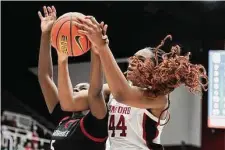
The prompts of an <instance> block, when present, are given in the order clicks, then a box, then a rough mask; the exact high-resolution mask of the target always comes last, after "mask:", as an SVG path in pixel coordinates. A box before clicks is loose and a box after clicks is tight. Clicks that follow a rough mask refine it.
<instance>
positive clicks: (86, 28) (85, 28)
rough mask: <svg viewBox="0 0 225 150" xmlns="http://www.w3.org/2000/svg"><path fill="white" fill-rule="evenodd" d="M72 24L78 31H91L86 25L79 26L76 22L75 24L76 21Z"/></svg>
mask: <svg viewBox="0 0 225 150" xmlns="http://www.w3.org/2000/svg"><path fill="white" fill-rule="evenodd" d="M73 24H74V25H75V26H77V27H78V28H79V29H82V30H85V31H88V32H91V31H92V30H91V28H89V27H88V26H87V25H85V24H80V23H78V22H76V21H73Z"/></svg>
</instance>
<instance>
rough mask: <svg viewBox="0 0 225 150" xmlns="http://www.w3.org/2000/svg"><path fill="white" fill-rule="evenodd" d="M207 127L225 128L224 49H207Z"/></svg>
mask: <svg viewBox="0 0 225 150" xmlns="http://www.w3.org/2000/svg"><path fill="white" fill-rule="evenodd" d="M208 75H209V90H208V127H210V128H223V129H225V50H210V51H209V71H208Z"/></svg>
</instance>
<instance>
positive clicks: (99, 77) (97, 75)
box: [88, 52, 103, 97]
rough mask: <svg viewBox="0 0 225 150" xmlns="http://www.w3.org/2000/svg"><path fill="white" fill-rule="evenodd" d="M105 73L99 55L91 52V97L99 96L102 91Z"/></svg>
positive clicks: (89, 91)
mask: <svg viewBox="0 0 225 150" xmlns="http://www.w3.org/2000/svg"><path fill="white" fill-rule="evenodd" d="M102 87H103V73H102V68H101V62H100V58H99V56H98V55H96V54H94V53H93V52H91V70H90V87H89V90H88V95H89V96H91V97H95V96H99V95H100V94H101V93H102Z"/></svg>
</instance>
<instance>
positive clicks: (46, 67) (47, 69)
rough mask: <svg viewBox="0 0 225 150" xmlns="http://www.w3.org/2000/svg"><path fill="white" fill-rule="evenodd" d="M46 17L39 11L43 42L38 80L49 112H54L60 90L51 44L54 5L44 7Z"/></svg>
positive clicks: (54, 15) (54, 14)
mask: <svg viewBox="0 0 225 150" xmlns="http://www.w3.org/2000/svg"><path fill="white" fill-rule="evenodd" d="M43 10H44V14H45V15H44V17H43V16H42V14H41V12H40V11H39V12H38V15H39V18H40V20H41V30H42V33H41V44H40V52H39V61H38V80H39V83H40V86H41V90H42V93H43V95H44V99H45V103H46V105H47V107H48V111H49V113H52V111H53V109H54V107H55V106H56V104H57V103H58V91H57V87H56V85H55V83H54V81H53V69H52V56H51V44H50V31H51V28H52V25H53V23H54V21H55V20H56V9H55V7H54V6H52V7H51V8H50V7H47V8H46V6H44V7H43Z"/></svg>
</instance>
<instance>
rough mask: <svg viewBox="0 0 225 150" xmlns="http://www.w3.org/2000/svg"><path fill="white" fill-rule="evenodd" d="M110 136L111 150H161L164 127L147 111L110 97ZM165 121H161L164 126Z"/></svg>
mask: <svg viewBox="0 0 225 150" xmlns="http://www.w3.org/2000/svg"><path fill="white" fill-rule="evenodd" d="M108 108H109V118H108V136H109V142H110V149H111V150H147V149H151V150H160V149H163V147H162V145H160V135H161V132H162V129H163V126H161V125H158V118H157V117H155V116H153V115H152V114H151V112H150V111H149V110H147V109H140V108H135V107H130V106H127V105H125V104H122V103H119V102H117V101H116V100H115V99H114V98H113V96H112V95H111V96H110V99H109V102H108ZM165 121H166V119H165V120H160V124H164V123H165Z"/></svg>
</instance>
